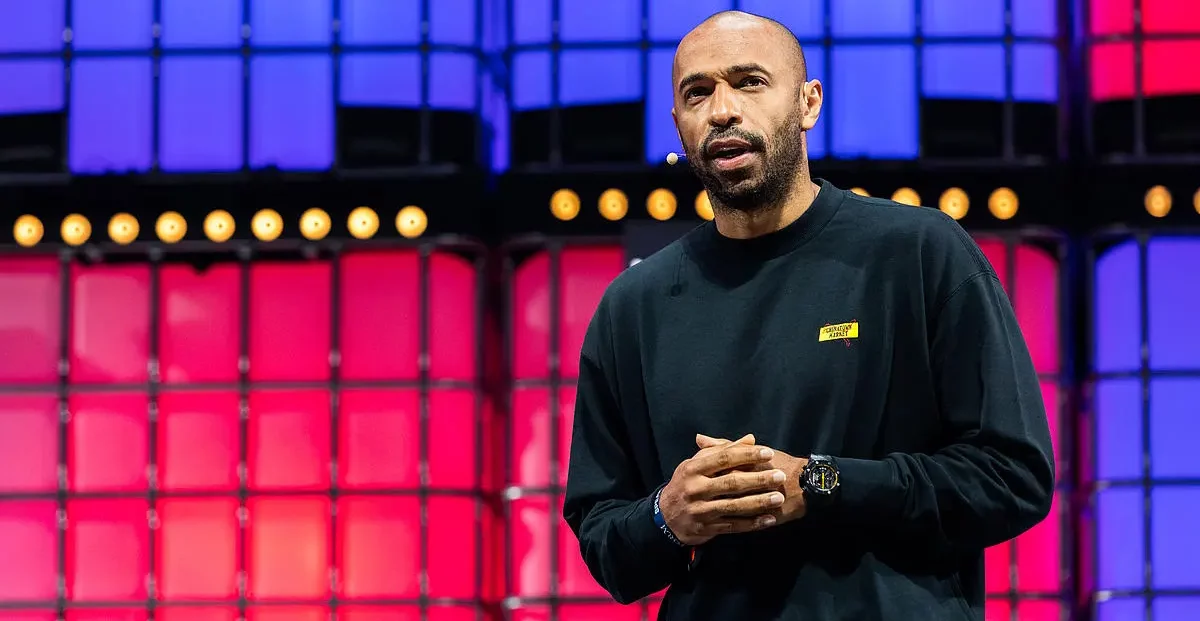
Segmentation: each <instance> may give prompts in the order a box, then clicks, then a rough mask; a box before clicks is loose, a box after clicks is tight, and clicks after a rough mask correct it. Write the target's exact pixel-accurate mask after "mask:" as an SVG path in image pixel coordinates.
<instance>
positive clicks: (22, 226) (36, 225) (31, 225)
mask: <svg viewBox="0 0 1200 621" xmlns="http://www.w3.org/2000/svg"><path fill="white" fill-rule="evenodd" d="M45 233H46V227H44V226H42V221H41V220H38V219H37V217H36V216H31V215H29V214H26V215H23V216H21V217H20V218H17V221H16V223H15V224H13V238H14V239H16V240H17V244H18V245H20V246H23V247H25V248H32V247H33V246H36V245H37V243H38V242H40V241H42V235H45Z"/></svg>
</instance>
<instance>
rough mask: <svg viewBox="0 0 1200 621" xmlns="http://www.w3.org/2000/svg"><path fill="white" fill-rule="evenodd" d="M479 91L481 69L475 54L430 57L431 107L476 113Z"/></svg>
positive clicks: (444, 53) (449, 53)
mask: <svg viewBox="0 0 1200 621" xmlns="http://www.w3.org/2000/svg"><path fill="white" fill-rule="evenodd" d="M478 90H479V67H478V65H477V64H476V61H475V55H474V54H465V53H452V52H434V53H433V54H431V55H430V56H429V105H430V106H432V107H434V108H442V109H451V110H474V109H475V108H476V105H475V100H476V97H477V94H478Z"/></svg>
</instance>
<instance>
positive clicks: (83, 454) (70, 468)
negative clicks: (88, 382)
mask: <svg viewBox="0 0 1200 621" xmlns="http://www.w3.org/2000/svg"><path fill="white" fill-rule="evenodd" d="M67 407H68V408H69V409H70V411H71V421H70V423H68V425H67V432H68V441H67V481H68V484H69V486H70V489H71V491H75V492H140V491H145V490H146V488H147V485H148V480H147V478H146V467H147V466H148V465H149V437H148V436H149V399H148V398H147V397H146V395H144V394H109V393H94V394H75V395H71V397H70V398H69V399H68V401H67ZM143 510H144V509H143Z"/></svg>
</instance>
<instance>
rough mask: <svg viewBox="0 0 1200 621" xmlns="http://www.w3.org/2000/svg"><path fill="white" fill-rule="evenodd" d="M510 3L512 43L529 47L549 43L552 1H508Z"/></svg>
mask: <svg viewBox="0 0 1200 621" xmlns="http://www.w3.org/2000/svg"><path fill="white" fill-rule="evenodd" d="M509 1H510V2H511V3H512V13H513V17H512V20H513V23H512V31H513V34H512V37H513V43H516V44H518V45H529V44H538V43H549V42H550V22H551V21H552V20H553V13H552V10H551V9H552V5H553V2H554V0H509Z"/></svg>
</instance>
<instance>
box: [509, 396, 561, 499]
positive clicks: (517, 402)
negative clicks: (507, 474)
mask: <svg viewBox="0 0 1200 621" xmlns="http://www.w3.org/2000/svg"><path fill="white" fill-rule="evenodd" d="M509 424H510V425H512V456H511V459H512V460H513V464H512V476H513V480H512V481H511V484H512V485H517V486H520V487H542V488H544V487H548V486H549V485H550V453H551V450H552V449H551V446H552V443H551V440H550V391H549V390H546V389H544V388H518V389H516V390H513V392H512V417H511V420H510V422H509ZM565 456H566V455H564V457H565Z"/></svg>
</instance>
